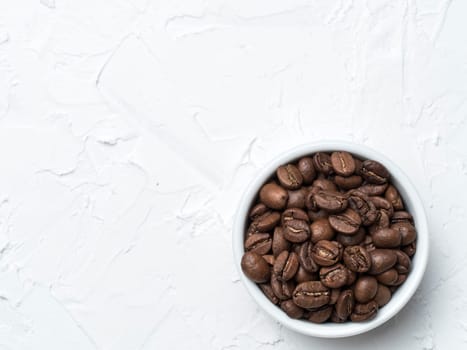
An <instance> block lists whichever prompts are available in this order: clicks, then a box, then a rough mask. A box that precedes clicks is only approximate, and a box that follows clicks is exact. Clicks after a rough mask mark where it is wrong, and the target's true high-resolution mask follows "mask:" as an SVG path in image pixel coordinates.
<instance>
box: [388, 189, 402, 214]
mask: <svg viewBox="0 0 467 350" xmlns="http://www.w3.org/2000/svg"><path fill="white" fill-rule="evenodd" d="M384 197H385V198H386V199H387V200H388V201H389V202H390V203H391V204H392V207H393V208H394V210H403V209H404V204H403V203H402V198H401V196H400V195H399V192H398V191H397V189H396V188H395V187H394V186H393V185H389V186H388V188H387V189H386V192H385V193H384Z"/></svg>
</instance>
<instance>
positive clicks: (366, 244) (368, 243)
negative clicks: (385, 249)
mask: <svg viewBox="0 0 467 350" xmlns="http://www.w3.org/2000/svg"><path fill="white" fill-rule="evenodd" d="M359 246H361V247H363V248H365V249H366V251H367V252H371V251H373V250H375V249H376V247H375V245H374V244H373V238H371V236H369V235H366V236H365V238H364V239H363V241H362V242H361V243H360V244H359Z"/></svg>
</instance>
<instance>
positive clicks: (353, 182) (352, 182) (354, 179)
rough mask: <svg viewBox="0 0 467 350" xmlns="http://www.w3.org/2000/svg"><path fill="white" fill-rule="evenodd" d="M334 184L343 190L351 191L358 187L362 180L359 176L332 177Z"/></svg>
mask: <svg viewBox="0 0 467 350" xmlns="http://www.w3.org/2000/svg"><path fill="white" fill-rule="evenodd" d="M334 182H335V183H336V185H337V186H339V187H340V188H342V189H343V190H351V189H354V188H357V187H359V186H360V185H361V184H362V182H363V178H362V177H361V176H360V175H351V176H348V177H344V176H340V175H336V176H335V177H334Z"/></svg>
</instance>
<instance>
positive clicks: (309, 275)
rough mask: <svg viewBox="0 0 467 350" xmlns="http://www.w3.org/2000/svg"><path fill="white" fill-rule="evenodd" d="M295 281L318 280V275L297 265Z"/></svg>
mask: <svg viewBox="0 0 467 350" xmlns="http://www.w3.org/2000/svg"><path fill="white" fill-rule="evenodd" d="M294 279H295V282H296V283H303V282H308V281H318V280H319V275H318V274H317V273H316V272H309V271H307V270H305V269H304V268H303V266H302V265H299V267H298V270H297V273H296V274H295V277H294Z"/></svg>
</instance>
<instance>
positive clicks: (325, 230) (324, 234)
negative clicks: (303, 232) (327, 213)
mask: <svg viewBox="0 0 467 350" xmlns="http://www.w3.org/2000/svg"><path fill="white" fill-rule="evenodd" d="M310 231H311V241H312V242H313V243H316V242H318V241H321V240H323V239H324V240H328V241H330V240H332V239H333V238H334V230H333V229H332V227H331V224H330V223H329V220H328V219H326V218H322V219H317V220H315V221H313V223H312V224H311V225H310Z"/></svg>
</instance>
